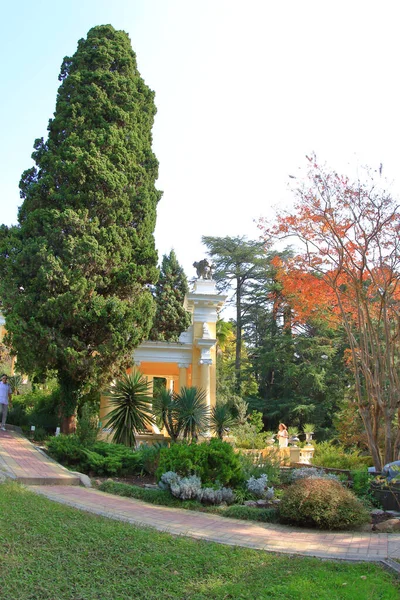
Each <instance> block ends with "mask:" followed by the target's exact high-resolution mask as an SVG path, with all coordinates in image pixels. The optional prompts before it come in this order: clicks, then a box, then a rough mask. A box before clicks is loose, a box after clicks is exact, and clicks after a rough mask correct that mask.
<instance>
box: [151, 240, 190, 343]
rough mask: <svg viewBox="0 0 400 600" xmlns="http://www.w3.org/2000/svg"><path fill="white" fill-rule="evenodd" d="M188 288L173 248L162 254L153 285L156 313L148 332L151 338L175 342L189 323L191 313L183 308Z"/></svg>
mask: <svg viewBox="0 0 400 600" xmlns="http://www.w3.org/2000/svg"><path fill="white" fill-rule="evenodd" d="M188 290H189V288H188V283H187V279H186V275H185V272H184V270H183V268H182V267H181V265H180V264H179V262H178V259H177V258H176V254H175V251H174V250H171V252H170V253H169V255H166V254H165V255H164V256H163V260H162V264H161V270H160V277H159V279H158V282H157V284H156V286H155V301H156V306H157V308H156V315H155V317H154V323H153V328H152V330H151V332H150V339H151V340H165V341H168V342H176V341H178V338H179V336H180V334H181V333H182V332H183V331H185V330H186V329H187V328H188V327H189V325H190V323H191V315H190V313H189V312H188V311H187V310H186V309H185V308H184V306H183V303H184V299H185V294H187V292H188Z"/></svg>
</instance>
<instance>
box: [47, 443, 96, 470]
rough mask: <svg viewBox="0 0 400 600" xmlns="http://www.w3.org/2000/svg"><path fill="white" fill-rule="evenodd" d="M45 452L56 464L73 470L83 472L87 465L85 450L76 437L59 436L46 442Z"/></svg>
mask: <svg viewBox="0 0 400 600" xmlns="http://www.w3.org/2000/svg"><path fill="white" fill-rule="evenodd" d="M47 450H48V452H49V454H50V456H52V457H53V458H54V459H55V460H56V461H57V462H59V463H61V464H62V465H64V466H66V467H74V468H75V470H81V469H82V470H83V465H86V464H87V459H86V455H85V448H84V447H83V446H82V444H81V442H80V441H79V439H78V438H77V436H76V435H63V434H61V435H59V436H57V437H52V438H50V439H49V440H47Z"/></svg>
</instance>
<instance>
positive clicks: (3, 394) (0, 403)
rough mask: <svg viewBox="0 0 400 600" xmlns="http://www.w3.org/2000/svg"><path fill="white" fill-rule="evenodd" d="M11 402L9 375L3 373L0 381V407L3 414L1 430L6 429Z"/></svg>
mask: <svg viewBox="0 0 400 600" xmlns="http://www.w3.org/2000/svg"><path fill="white" fill-rule="evenodd" d="M9 402H11V386H10V384H9V383H8V377H7V375H6V374H4V375H2V377H1V381H0V408H1V409H2V411H1V412H2V414H1V430H2V431H5V430H6V419H7V412H8V405H9Z"/></svg>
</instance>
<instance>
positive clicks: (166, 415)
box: [153, 388, 181, 442]
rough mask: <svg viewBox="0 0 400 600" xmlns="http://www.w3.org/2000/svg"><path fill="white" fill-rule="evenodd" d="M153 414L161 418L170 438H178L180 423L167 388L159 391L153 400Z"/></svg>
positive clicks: (174, 403)
mask: <svg viewBox="0 0 400 600" xmlns="http://www.w3.org/2000/svg"><path fill="white" fill-rule="evenodd" d="M153 411H154V414H155V415H156V416H157V417H158V418H159V419H160V420H161V422H162V424H163V426H164V427H165V429H166V430H167V433H168V435H169V437H170V438H171V440H173V441H174V442H175V441H176V440H177V439H178V437H179V434H180V431H181V423H180V421H179V418H178V411H177V406H176V402H175V400H174V397H173V395H172V394H171V392H170V391H168V390H167V389H165V388H164V389H163V390H161V391H160V393H159V394H157V396H155V398H154V400H153Z"/></svg>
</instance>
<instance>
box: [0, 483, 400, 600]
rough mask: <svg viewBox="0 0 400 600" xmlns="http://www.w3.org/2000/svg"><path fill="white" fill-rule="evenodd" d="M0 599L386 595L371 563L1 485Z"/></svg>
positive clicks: (365, 599) (393, 590)
mask: <svg viewBox="0 0 400 600" xmlns="http://www.w3.org/2000/svg"><path fill="white" fill-rule="evenodd" d="M0 515H1V523H0V548H1V571H0V578H1V580H0V598H2V599H3V598H4V599H7V600H131V599H138V600H153V599H157V600H158V599H159V598H162V599H163V600H168V599H171V598H172V599H179V600H200V599H204V600H205V599H207V600H210V599H221V600H222V599H234V600H262V599H274V600H275V599H279V600H281V599H282V600H285V599H288V600H289V599H290V600H304V599H305V598H307V599H308V598H310V599H318V600H324V599H326V600H333V599H334V600H342V599H343V600H347V599H351V600H358V599H359V600H394V598H398V597H399V593H400V586H399V582H398V581H397V580H396V578H395V576H394V575H392V574H390V573H387V572H386V571H384V570H383V569H382V568H381V567H380V566H378V565H375V564H370V563H360V564H349V563H344V562H330V561H326V562H325V561H319V560H317V559H308V558H299V557H289V556H286V555H275V554H270V553H265V552H262V551H255V550H248V549H244V548H236V547H230V546H223V545H218V544H214V543H207V542H203V541H195V540H190V539H186V538H179V537H173V536H171V535H168V534H163V533H159V532H156V531H153V530H150V529H145V528H138V527H133V526H131V525H129V524H127V523H122V522H117V521H113V520H109V519H105V518H102V517H97V516H95V515H91V514H87V513H84V512H81V511H78V510H75V509H73V508H70V507H67V506H63V505H61V504H57V503H53V502H51V501H49V500H47V499H46V498H44V497H41V496H36V495H35V494H33V493H32V492H30V491H28V490H26V489H24V488H22V487H20V486H18V485H17V484H13V483H5V484H2V485H0Z"/></svg>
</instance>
